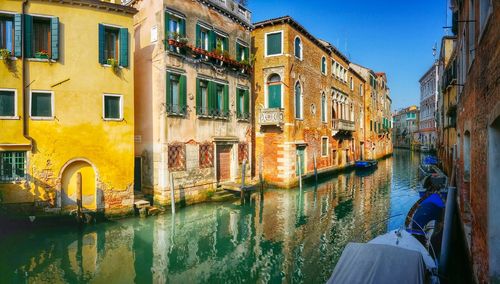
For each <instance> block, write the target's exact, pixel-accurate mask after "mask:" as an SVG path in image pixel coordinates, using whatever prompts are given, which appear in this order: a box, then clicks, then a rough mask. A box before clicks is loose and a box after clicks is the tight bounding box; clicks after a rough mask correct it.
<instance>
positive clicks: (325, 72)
mask: <svg viewBox="0 0 500 284" xmlns="http://www.w3.org/2000/svg"><path fill="white" fill-rule="evenodd" d="M323 60H324V61H325V71H323ZM320 68H321V69H320V70H321V74H323V75H325V76H326V74H328V64H327V63H326V56H324V55H323V56H321V62H320Z"/></svg>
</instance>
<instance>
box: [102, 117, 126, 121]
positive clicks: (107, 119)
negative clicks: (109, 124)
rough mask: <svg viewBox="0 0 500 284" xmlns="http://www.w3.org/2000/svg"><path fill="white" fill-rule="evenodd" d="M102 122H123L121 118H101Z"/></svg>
mask: <svg viewBox="0 0 500 284" xmlns="http://www.w3.org/2000/svg"><path fill="white" fill-rule="evenodd" d="M102 120H104V121H116V122H121V121H124V119H123V118H102Z"/></svg>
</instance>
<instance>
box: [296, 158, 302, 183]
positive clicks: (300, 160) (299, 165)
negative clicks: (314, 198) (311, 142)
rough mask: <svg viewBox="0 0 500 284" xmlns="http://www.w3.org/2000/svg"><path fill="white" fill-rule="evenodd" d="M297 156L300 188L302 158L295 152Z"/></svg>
mask: <svg viewBox="0 0 500 284" xmlns="http://www.w3.org/2000/svg"><path fill="white" fill-rule="evenodd" d="M297 157H298V159H299V164H298V167H299V189H300V190H302V159H301V158H300V155H298V154H297Z"/></svg>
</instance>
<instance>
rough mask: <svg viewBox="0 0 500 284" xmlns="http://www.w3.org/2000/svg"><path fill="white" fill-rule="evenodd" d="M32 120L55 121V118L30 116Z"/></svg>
mask: <svg viewBox="0 0 500 284" xmlns="http://www.w3.org/2000/svg"><path fill="white" fill-rule="evenodd" d="M30 118H31V120H54V118H55V117H53V116H51V117H40V116H30Z"/></svg>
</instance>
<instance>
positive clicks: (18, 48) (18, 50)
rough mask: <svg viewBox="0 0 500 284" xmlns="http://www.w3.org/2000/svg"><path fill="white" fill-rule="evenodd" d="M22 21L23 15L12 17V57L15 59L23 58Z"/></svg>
mask: <svg viewBox="0 0 500 284" xmlns="http://www.w3.org/2000/svg"><path fill="white" fill-rule="evenodd" d="M22 20H23V15H21V14H16V15H15V16H14V56H15V57H21V56H23V51H22V44H21V42H22V38H23V36H22V31H23V30H22Z"/></svg>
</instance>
